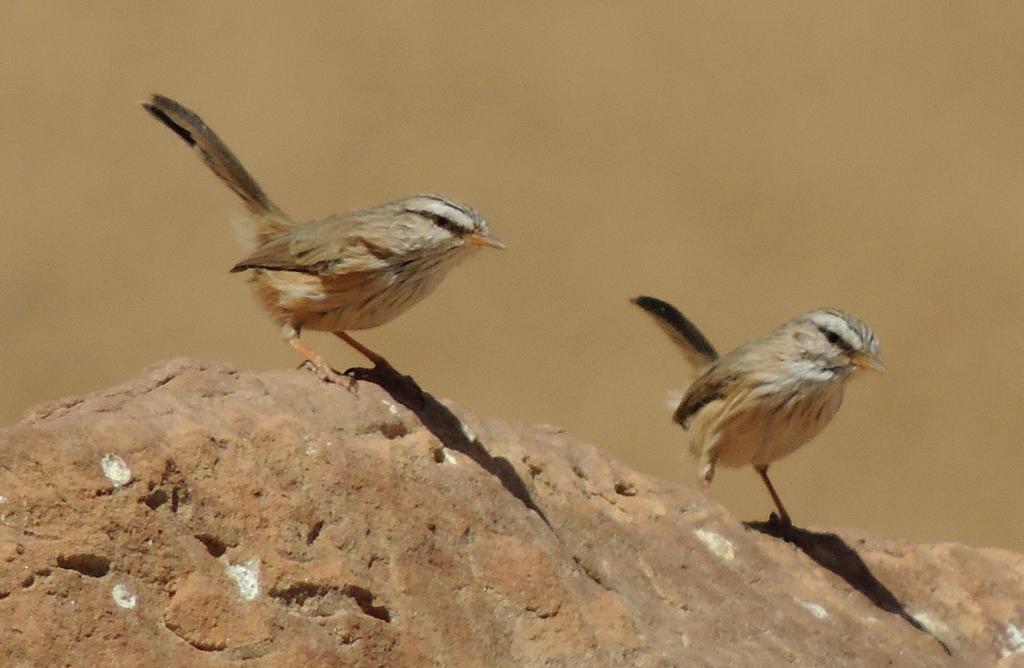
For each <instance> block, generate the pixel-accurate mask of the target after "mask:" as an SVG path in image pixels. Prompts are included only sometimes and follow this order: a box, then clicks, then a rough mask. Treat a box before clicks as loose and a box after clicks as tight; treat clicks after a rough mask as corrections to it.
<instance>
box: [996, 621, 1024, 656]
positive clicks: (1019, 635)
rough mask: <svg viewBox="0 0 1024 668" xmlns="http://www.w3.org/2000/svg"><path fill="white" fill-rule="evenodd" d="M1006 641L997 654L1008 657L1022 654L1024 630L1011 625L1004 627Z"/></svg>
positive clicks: (1023, 650) (1023, 652) (1023, 649)
mask: <svg viewBox="0 0 1024 668" xmlns="http://www.w3.org/2000/svg"><path fill="white" fill-rule="evenodd" d="M1005 633H1006V641H1005V642H1004V643H1002V644H1003V645H1004V647H1003V648H1002V649H1000V650H999V654H1000V655H1002V656H1004V657H1005V656H1010V655H1011V654H1024V629H1022V628H1021V627H1019V626H1017V625H1016V624H1013V623H1008V624H1007V625H1006V631H1005Z"/></svg>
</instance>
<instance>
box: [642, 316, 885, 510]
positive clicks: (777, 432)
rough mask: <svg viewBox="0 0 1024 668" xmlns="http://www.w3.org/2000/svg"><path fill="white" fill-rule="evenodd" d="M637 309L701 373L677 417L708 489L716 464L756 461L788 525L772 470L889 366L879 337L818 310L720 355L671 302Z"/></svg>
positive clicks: (861, 325)
mask: <svg viewBox="0 0 1024 668" xmlns="http://www.w3.org/2000/svg"><path fill="white" fill-rule="evenodd" d="M633 303H634V304H636V305H637V306H639V307H640V308H642V309H643V310H644V311H646V312H647V313H648V314H650V315H651V316H653V317H654V320H655V322H656V323H657V324H658V325H659V326H660V327H661V328H662V329H663V330H665V332H667V333H668V335H669V336H670V337H671V338H672V340H673V341H674V342H675V343H676V344H677V345H678V346H679V348H680V349H681V350H682V352H683V355H684V356H685V357H686V359H687V360H688V361H689V363H690V364H691V366H693V368H694V370H695V371H696V372H697V377H696V379H695V380H694V381H693V382H692V383H691V384H690V386H689V387H688V388H687V389H686V393H685V395H684V396H683V399H682V401H681V402H680V403H679V407H678V408H676V411H675V414H674V417H673V419H674V420H675V422H676V423H677V424H679V426H681V427H682V428H683V429H684V430H686V432H687V434H688V435H689V437H690V449H691V451H692V452H693V454H694V456H696V457H697V459H698V465H697V471H698V478H699V480H700V481H701V486H702V487H703V489H705V490H707V489H708V488H709V486H710V484H711V480H712V479H713V478H714V475H715V467H716V466H717V465H718V464H722V465H724V466H732V467H736V466H746V465H751V466H753V467H754V469H755V470H756V471H757V472H758V474H759V475H760V476H761V479H762V480H764V484H765V486H767V487H768V492H769V494H771V497H772V500H773V501H774V502H775V506H776V508H778V511H779V515H778V519H779V521H780V522H781V524H782V526H783V527H787V528H788V527H790V526H791V525H792V522H791V520H790V517H789V513H787V512H786V509H785V507H784V506H783V505H782V500H781V499H780V498H779V495H778V494H777V493H776V492H775V488H774V487H773V486H772V482H771V480H770V479H769V478H768V466H769V465H770V464H771V463H772V462H774V461H776V460H778V459H781V458H783V457H785V456H786V455H788V454H789V453H791V452H793V451H794V450H796V449H797V448H799V447H800V446H801V445H803V444H804V443H807V442H808V441H809V440H811V439H812V438H814V437H815V436H816V435H817V434H818V433H819V432H820V431H821V430H822V429H824V428H825V426H826V425H827V424H828V423H829V422H830V421H831V420H832V418H833V416H835V414H836V411H838V410H839V406H840V404H841V403H842V401H843V391H844V390H845V389H846V383H847V381H849V380H850V378H852V377H853V375H854V373H855V372H856V371H857V370H859V369H875V370H878V371H882V370H884V367H883V366H882V363H881V361H880V360H879V358H878V339H877V338H876V337H875V335H874V333H873V332H872V331H871V329H870V328H869V327H868V326H867V325H865V324H864V323H863V322H861V321H860V320H859V319H857V318H856V317H854V316H852V315H850V314H849V313H846V312H844V311H840V310H837V309H831V308H821V309H817V310H814V311H810V312H809V313H805V314H803V315H800V316H797V317H796V318H793V319H792V320H790V321H789V322H787V323H786V324H784V325H782V326H780V327H778V328H777V329H775V330H774V331H772V332H771V333H769V334H767V335H766V336H762V337H760V338H757V339H754V340H752V341H749V342H747V343H745V344H743V345H741V346H740V347H738V348H736V349H735V350H733V351H731V352H729V353H727V354H726V355H724V356H721V357H720V356H719V355H718V353H717V351H716V350H715V348H714V346H712V345H711V343H710V342H709V341H708V340H707V338H705V336H704V335H703V334H702V333H701V332H700V330H699V329H697V327H696V326H695V325H694V324H693V323H692V322H690V321H689V320H688V319H687V318H686V317H685V316H684V315H683V314H682V313H680V312H679V310H678V309H676V308H675V307H674V306H672V305H671V304H669V303H667V302H664V301H662V300H660V299H655V298H654V297H637V298H636V299H634V300H633Z"/></svg>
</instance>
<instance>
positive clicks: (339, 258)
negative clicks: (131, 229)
mask: <svg viewBox="0 0 1024 668" xmlns="http://www.w3.org/2000/svg"><path fill="white" fill-rule="evenodd" d="M142 106H143V107H145V109H146V111H148V112H149V113H150V114H152V115H153V116H154V117H155V118H156V119H157V120H159V121H160V122H161V123H163V124H164V125H166V126H167V127H169V128H170V129H171V130H173V131H174V132H175V133H176V134H177V135H178V136H179V137H181V138H182V139H184V140H185V142H186V143H187V144H189V145H190V146H192V147H193V148H195V149H196V150H197V151H198V152H199V157H200V158H202V160H203V162H205V163H206V165H207V166H208V167H209V168H210V169H211V170H212V171H213V173H214V174H216V175H217V176H218V177H219V178H220V179H221V180H222V181H224V183H225V184H227V186H228V187H229V188H231V190H233V191H234V192H235V194H236V195H238V196H239V197H241V198H242V201H243V202H244V203H245V206H246V208H247V209H248V210H249V216H248V217H247V219H246V232H247V233H248V234H249V235H250V236H251V237H252V246H251V248H247V249H246V250H247V251H248V252H249V256H248V257H247V258H245V259H244V260H242V261H241V262H239V263H238V264H236V265H235V266H234V267H233V268H232V269H231V271H246V270H250V271H251V273H250V278H249V280H250V283H251V284H252V286H253V288H254V289H255V291H256V294H257V296H258V297H259V299H260V301H261V302H262V303H263V306H264V307H265V308H266V310H267V311H268V312H269V313H270V316H271V317H272V318H273V319H274V320H275V321H276V322H277V323H278V324H279V325H280V326H281V332H282V335H283V336H284V338H285V339H286V340H287V341H288V343H289V344H290V345H291V346H292V347H293V348H295V349H296V350H297V351H299V353H301V354H302V356H303V357H305V358H306V359H307V360H309V361H310V362H311V363H312V364H313V365H314V367H315V368H316V370H317V373H318V374H319V375H320V377H321V378H323V379H325V380H333V379H335V377H336V372H335V371H334V370H333V369H331V367H330V366H329V365H328V364H327V363H326V362H325V361H324V360H323V358H322V357H320V355H318V354H317V353H316V352H314V351H313V350H311V349H310V348H309V347H308V346H306V345H305V344H304V343H303V342H302V341H301V340H299V335H300V334H301V333H302V330H304V329H313V330H318V331H324V332H331V333H333V334H335V335H336V336H338V337H339V338H341V339H342V340H344V341H345V342H346V343H348V344H349V345H351V346H352V347H353V348H355V349H356V350H358V351H359V352H360V353H362V354H363V355H365V356H366V357H367V358H369V359H370V361H371V362H373V363H374V364H375V365H377V366H381V365H387V362H386V361H385V360H384V358H383V357H381V356H380V355H377V354H376V353H374V352H373V351H371V350H370V349H368V348H366V347H365V346H363V345H362V344H360V343H359V342H358V341H356V340H355V339H353V338H352V337H351V336H349V335H348V334H347V332H348V331H350V330H355V329H369V328H371V327H376V326H378V325H382V324H384V323H385V322H388V321H389V320H391V319H392V318H394V317H395V316H397V315H399V314H400V313H402V312H403V311H405V310H407V309H408V308H410V307H411V306H413V305H414V304H416V303H417V302H419V301H420V300H421V299H423V298H424V297H426V296H427V295H428V294H430V293H431V292H432V291H433V290H434V288H436V287H437V285H438V283H440V282H441V279H442V278H444V276H445V274H447V273H448V271H449V270H450V269H452V268H453V267H454V266H455V265H457V264H459V263H460V262H461V261H462V260H464V259H466V258H467V257H469V256H470V255H472V254H473V252H474V251H475V250H477V249H479V248H481V247H485V246H487V247H491V248H504V245H503V244H502V243H501V242H500V241H498V240H497V239H496V238H495V237H494V236H492V235H491V233H490V230H489V229H488V227H487V223H486V222H485V221H484V219H483V218H481V217H480V215H479V214H478V213H477V212H476V211H474V210H473V209H471V208H469V207H468V206H465V205H462V204H458V203H457V202H454V201H452V200H450V199H447V198H445V197H441V196H439V195H416V196H413V197H407V198H405V199H401V200H397V201H395V202H389V203H387V204H382V205H380V206H376V207H373V208H369V209H363V210H360V211H353V212H350V213H343V214H335V215H332V216H327V217H325V218H320V219H317V220H312V221H309V222H299V223H297V222H294V221H292V219H291V218H290V217H289V216H288V215H287V214H285V213H284V212H283V211H282V210H281V209H280V208H278V206H277V205H276V204H274V203H273V202H272V201H271V200H270V198H269V197H268V196H267V194H266V193H265V192H264V191H263V189H262V188H260V186H259V184H257V183H256V181H255V179H253V177H252V176H250V174H249V172H247V171H246V170H245V168H244V167H242V164H241V163H240V162H239V161H238V158H236V157H235V155H234V154H233V153H232V152H231V150H230V149H229V148H228V147H227V145H225V144H224V142H223V141H221V139H220V138H219V137H218V136H217V135H216V134H215V133H214V132H213V130H211V129H210V128H209V127H208V126H207V125H206V123H204V122H203V120H202V119H201V118H200V117H199V116H198V115H197V114H195V113H194V112H193V111H191V110H190V109H187V108H186V107H184V106H183V105H181V104H180V103H178V102H175V101H174V100H172V99H170V98H167V97H164V96H162V95H153V96H152V97H151V98H150V100H149V101H148V102H144V103H142Z"/></svg>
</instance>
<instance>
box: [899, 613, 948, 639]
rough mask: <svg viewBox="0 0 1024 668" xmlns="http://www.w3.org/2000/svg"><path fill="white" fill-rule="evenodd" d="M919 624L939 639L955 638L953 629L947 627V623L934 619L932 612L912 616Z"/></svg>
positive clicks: (912, 614)
mask: <svg viewBox="0 0 1024 668" xmlns="http://www.w3.org/2000/svg"><path fill="white" fill-rule="evenodd" d="M910 616H911V617H913V618H914V619H916V620H917V622H918V623H919V624H920V625H921V626H923V627H925V628H926V629H927V630H928V633H931V634H932V635H933V636H935V637H937V638H944V639H945V638H952V637H954V635H955V634H954V633H953V629H951V628H949V627H948V626H946V623H945V622H943V621H941V620H940V619H938V618H937V617H934V616H933V615H932V614H931V613H930V612H915V613H911V615H910Z"/></svg>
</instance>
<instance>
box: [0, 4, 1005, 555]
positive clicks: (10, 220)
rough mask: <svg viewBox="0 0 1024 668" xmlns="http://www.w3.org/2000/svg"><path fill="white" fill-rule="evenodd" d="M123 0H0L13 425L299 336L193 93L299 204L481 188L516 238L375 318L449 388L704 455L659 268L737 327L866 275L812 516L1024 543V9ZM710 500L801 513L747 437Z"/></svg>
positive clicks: (5, 397) (804, 504)
mask: <svg viewBox="0 0 1024 668" xmlns="http://www.w3.org/2000/svg"><path fill="white" fill-rule="evenodd" d="M90 4H91V6H89V7H88V8H86V7H85V6H79V5H78V4H77V3H27V2H26V3H5V4H4V6H3V8H2V9H0V85H2V90H3V95H2V99H0V168H2V174H3V176H2V178H0V201H2V202H3V204H4V207H5V210H6V215H5V216H4V223H3V225H4V227H3V229H4V235H3V240H4V242H3V244H2V245H0V286H2V291H0V312H2V313H3V330H2V331H3V346H0V378H2V379H3V381H2V382H3V385H2V396H0V422H2V423H4V424H9V423H12V422H14V421H15V420H17V419H18V417H19V416H20V415H21V414H22V413H23V412H24V411H25V410H26V409H27V408H28V407H29V406H30V405H32V404H34V403H37V402H40V401H43V400H46V399H50V398H54V397H58V396H61V395H67V394H74V393H81V392H86V391H88V390H91V389H95V388H99V387H103V386H106V385H108V384H110V383H114V382H116V381H119V380H122V379H125V378H127V377H130V376H132V375H133V374H135V373H137V372H138V371H139V370H140V369H141V368H143V367H144V366H146V365H149V364H151V363H153V362H155V361H157V360H160V359H163V358H167V357H171V356H177V355H189V356H194V357H200V358H215V359H225V360H229V361H230V362H232V363H233V364H235V365H237V366H239V367H242V368H257V369H262V368H270V367H285V366H292V365H295V364H296V363H297V361H298V360H297V356H296V355H295V353H294V352H293V351H292V350H291V349H290V348H288V347H287V346H286V345H284V344H283V343H281V342H280V340H279V339H278V338H277V333H276V328H275V327H273V326H272V325H270V324H269V321H267V320H266V319H265V317H264V316H263V314H262V312H261V311H260V309H259V307H258V306H257V304H256V302H255V300H254V299H252V297H251V296H250V295H249V294H248V288H247V286H246V285H245V282H244V280H243V279H242V278H241V277H239V276H232V275H230V274H228V271H227V270H228V268H230V267H231V265H232V264H233V263H234V262H235V261H237V260H238V259H240V253H239V251H238V249H237V246H236V244H235V240H234V238H233V232H232V230H231V226H230V224H229V220H230V218H231V216H232V215H234V214H235V213H236V212H238V211H240V207H239V206H238V204H237V203H236V201H235V199H234V196H233V195H231V193H230V192H229V191H228V190H227V189H225V188H224V187H223V186H221V185H220V184H219V183H218V182H217V181H216V180H215V179H214V178H213V177H212V176H211V175H210V174H209V173H208V172H206V170H205V168H204V167H203V166H202V165H201V164H200V163H199V162H198V160H196V158H195V157H194V156H193V155H191V154H190V153H189V151H187V150H186V148H185V147H184V145H183V144H181V143H180V142H179V141H178V140H177V139H176V138H175V137H174V136H172V135H171V134H170V133H169V132H167V131H166V130H165V129H164V128H162V127H160V126H159V125H158V124H156V123H155V122H153V121H152V120H151V119H149V118H148V117H147V116H146V115H145V114H144V113H142V111H141V110H140V109H139V107H138V106H137V104H136V102H137V101H138V100H140V99H142V98H143V97H144V96H145V95H146V94H148V93H150V92H162V93H165V94H168V95H171V96H174V97H177V98H179V99H181V100H182V101H183V102H185V103H187V104H189V105H190V106H192V107H194V108H195V109H197V110H198V111H199V112H200V113H202V114H203V116H204V117H205V118H206V120H207V121H209V123H210V124H211V126H213V127H214V128H215V129H217V130H218V131H219V132H220V133H221V135H222V136H223V137H224V138H225V139H226V140H227V141H228V143H229V144H230V145H231V146H232V147H233V148H234V149H235V151H236V152H237V153H238V154H239V155H240V157H241V158H242V159H243V161H244V162H245V163H246V164H247V165H248V167H249V168H250V169H251V170H252V171H253V172H254V174H255V175H256V177H257V178H258V179H259V180H260V181H261V182H262V184H263V185H264V186H265V187H266V188H267V190H268V191H269V192H270V194H271V195H272V196H273V197H274V198H275V199H276V200H277V202H278V203H279V204H280V205H281V206H282V207H283V208H285V209H286V210H287V211H289V212H290V213H292V215H293V216H295V217H299V218H306V217H314V216H318V215H322V214H326V213H330V212H334V211H341V210H346V209H352V208H357V207H361V206H365V205H370V204H376V203H379V202H381V201H384V200H387V199H390V198H393V197H396V196H401V195H405V194H411V193H415V192H420V191H438V192H443V193H446V194H448V195H450V196H453V197H456V198H459V199H463V200H465V201H467V202H469V203H471V204H473V205H474V206H475V207H477V208H478V209H479V210H480V211H481V212H483V213H484V215H485V216H486V217H487V218H488V219H489V220H490V221H491V224H492V229H493V230H494V231H495V233H496V234H497V235H498V236H500V237H501V238H502V239H503V240H504V241H505V242H506V243H507V244H508V246H509V250H508V251H506V252H504V253H497V252H492V253H481V254H480V255H479V256H478V257H477V258H475V259H474V260H473V261H471V262H469V263H467V264H466V265H465V266H463V267H462V268H460V269H459V270H457V271H456V272H455V273H453V274H452V275H451V276H450V277H449V279H448V280H447V281H446V283H445V284H444V285H442V287H441V289H440V290H439V291H438V292H437V293H436V294H435V295H434V296H433V298H431V299H429V300H427V301H426V302H425V303H424V304H422V305H420V306H418V307H417V308H415V309H414V310H412V311H411V312H409V313H407V314H406V315H405V316H403V317H402V318H400V319H399V320H397V321H394V322H392V323H390V324H388V325H386V326H384V327H382V328H380V329H377V330H373V331H371V332H364V333H363V334H362V336H361V339H362V340H364V341H365V342H366V343H367V344H368V345H370V346H372V347H374V348H376V349H378V350H380V351H382V352H384V353H385V354H387V355H388V356H389V357H390V358H391V360H392V361H393V362H394V363H395V365H396V366H398V367H399V368H401V369H403V370H405V371H407V372H411V373H414V374H415V375H416V377H417V378H418V379H419V380H420V382H421V383H422V384H423V385H424V386H425V387H426V388H428V389H430V390H431V391H433V392H434V393H436V394H439V395H442V396H448V397H452V398H454V399H456V400H457V401H459V402H461V403H462V404H464V405H466V406H467V407H469V408H471V409H473V410H474V411H476V412H478V413H480V414H483V415H493V416H502V417H505V418H510V419H514V420H520V421H526V422H553V423H557V424H561V425H564V426H566V427H568V428H569V429H571V430H572V431H573V432H575V433H577V434H579V435H580V436H581V437H583V438H586V439H588V440H591V441H593V442H595V443H597V444H599V445H601V446H602V447H604V448H606V449H607V450H609V451H611V452H612V453H614V454H615V455H617V456H618V457H620V458H622V459H624V460H626V461H627V462H629V463H631V464H632V465H634V466H636V467H638V468H640V469H642V470H644V471H647V472H654V473H657V474H659V475H661V476H664V477H667V478H671V479H675V480H683V481H686V482H687V483H691V482H692V480H693V477H694V470H695V467H694V464H693V462H692V461H690V460H689V459H688V457H687V456H686V455H685V452H684V450H683V448H682V447H681V443H682V440H681V433H680V432H678V431H677V429H676V428H675V427H674V426H673V425H672V424H671V422H670V419H669V410H668V409H667V408H666V407H665V405H664V398H665V394H666V391H667V390H669V389H671V388H673V387H679V386H681V385H682V384H683V382H684V377H685V376H684V372H685V370H686V367H685V364H684V361H683V360H682V358H681V357H680V356H679V355H678V354H677V353H676V352H675V351H674V349H673V348H672V347H671V346H670V344H669V343H668V342H667V340H665V339H664V337H663V335H662V334H661V333H660V332H659V331H657V330H656V329H655V328H654V327H653V325H651V323H650V322H648V321H647V320H646V319H645V318H643V317H641V314H640V313H639V312H638V311H637V309H636V308H635V307H634V306H632V305H631V304H629V303H628V299H629V298H630V297H632V296H634V295H636V294H638V293H647V294H652V295H656V296H660V297H663V298H665V299H668V300H670V301H672V302H674V303H676V304H678V305H679V306H680V307H681V308H682V309H683V310H684V311H685V312H686V313H687V314H689V315H690V316H691V317H692V318H693V319H694V320H695V321H696V322H697V323H699V324H700V325H701V326H702V327H703V328H704V330H705V331H706V333H707V334H708V336H709V337H710V338H711V339H712V340H713V341H714V342H715V343H716V344H717V345H718V346H719V348H722V349H728V348H730V347H732V346H734V345H736V344H738V343H740V342H742V341H743V340H745V339H747V338H749V337H751V336H754V335H757V334H761V333H763V332H765V331H767V330H768V329H770V328H772V327H774V326H775V325H777V324H778V323H780V322H782V321H784V320H787V319H789V318H790V317H791V316H793V315H795V314H796V313H799V312H801V311H803V310H806V309H809V308H813V307H815V306H819V305H833V306H837V307H841V308H845V309H848V310H850V311H853V312H854V313H857V314H858V315H860V316H861V317H862V318H863V319H865V320H866V321H867V322H868V323H869V324H871V325H872V326H873V327H874V329H875V331H876V332H877V333H878V335H879V336H880V338H881V340H882V345H883V357H884V359H885V361H886V363H887V364H888V366H889V369H890V372H889V373H888V374H887V375H885V376H876V377H865V378H863V379H861V380H859V381H857V382H855V383H854V384H853V385H852V386H851V388H850V392H849V393H848V396H847V403H846V405H845V407H844V410H843V411H841V413H840V415H839V417H838V418H837V420H836V422H835V423H834V424H833V425H832V427H831V428H830V429H828V430H826V432H825V433H824V434H823V435H822V436H821V437H819V439H818V440H817V441H815V442H814V443H812V444H811V445H810V446H808V447H806V448H804V449H803V450H801V451H800V452H798V453H797V454H795V455H794V456H792V457H791V458H790V459H787V460H785V461H784V462H781V463H779V464H777V465H776V466H775V468H774V469H773V471H774V477H775V481H776V483H777V485H778V486H779V488H780V491H781V493H782V496H783V498H784V499H785V500H786V503H787V505H788V507H789V509H790V511H791V512H792V513H793V515H794V518H795V520H796V521H797V522H798V523H799V524H802V525H808V524H809V525H819V526H828V525H851V526H857V527H863V528H864V529H867V530H869V531H872V532H874V533H877V534H880V535H885V536H904V537H908V538H912V539H918V540H926V541H943V540H960V541H966V542H969V543H972V544H975V545H999V546H1007V547H1012V548H1016V549H1018V550H1021V549H1024V528H1022V523H1021V520H1020V510H1021V508H1022V507H1024V485H1022V481H1024V449H1022V441H1024V436H1022V431H1024V417H1022V413H1021V399H1022V394H1024V393H1022V389H1021V388H1022V380H1021V378H1022V376H1024V356H1022V355H1021V354H1020V349H1021V342H1022V333H1021V332H1022V324H1024V300H1022V299H1021V296H1022V288H1024V271H1022V268H1021V266H1020V257H1021V255H1022V253H1024V224H1022V221H1021V217H1022V211H1024V151H1022V146H1024V122H1022V119H1024V117H1022V112H1021V110H1022V109H1024V75H1022V73H1024V6H1018V7H1017V8H1016V9H1015V10H1013V13H1009V10H1006V11H1007V13H1003V10H1001V9H995V8H991V7H990V8H989V9H983V8H977V7H974V6H973V4H965V5H963V6H962V7H961V8H950V7H946V6H942V5H936V4H933V3H926V2H921V3H900V4H899V6H897V7H892V6H890V5H889V3H885V4H882V3H879V4H868V3H856V4H855V5H849V6H844V7H838V6H833V5H832V4H825V3H817V2H806V3H793V4H785V5H782V4H775V3H772V4H771V5H769V3H758V2H753V3H740V4H737V3H704V4H681V3H660V4H659V3H647V4H642V5H635V4H633V3H620V4H609V3H601V4H600V5H599V4H598V3H589V2H588V3H579V4H575V5H568V4H564V5H560V6H559V7H552V6H549V4H548V3H504V4H497V3H486V4H485V3H470V2H451V3H442V4H427V3H387V7H384V6H383V5H384V3H377V2H366V3H357V4H356V3H329V2H323V3H307V4H301V3H300V4H298V5H295V4H292V3H289V4H288V5H284V4H282V5H280V6H276V7H263V6H260V7H256V6H253V5H250V4H248V3H224V2H202V3H194V4H185V5H179V4H178V3H173V4H162V5H157V4H149V5H147V6H146V7H142V6H136V4H135V3H123V4H107V5H97V4H92V3H90ZM139 4H140V5H141V3H139ZM310 340H311V342H312V343H314V344H317V346H318V347H319V349H321V350H322V352H323V353H324V354H325V355H326V356H327V357H328V358H329V359H331V360H332V361H333V362H334V364H335V365H336V366H339V367H345V366H347V365H350V364H352V363H356V362H359V361H360V360H358V359H357V358H356V357H355V356H354V353H352V352H351V351H349V350H348V349H347V348H346V347H344V346H343V345H342V344H341V343H340V342H336V341H334V340H333V337H331V338H328V337H323V336H313V337H311V338H310ZM715 495H716V497H717V498H719V499H721V500H722V501H723V502H724V503H725V504H726V505H727V506H729V507H730V508H731V509H732V510H733V511H735V512H736V513H737V514H738V515H740V516H741V517H745V518H762V517H764V516H766V514H767V512H768V510H769V509H770V501H769V499H768V497H767V494H766V493H765V492H764V490H763V489H762V488H761V486H760V483H759V481H758V480H757V478H756V475H755V474H754V473H753V472H752V471H750V470H738V471H734V470H722V471H721V472H720V474H719V476H718V478H717V480H716V481H715Z"/></svg>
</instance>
